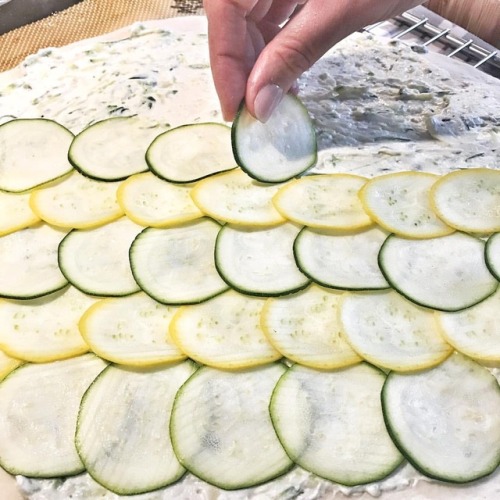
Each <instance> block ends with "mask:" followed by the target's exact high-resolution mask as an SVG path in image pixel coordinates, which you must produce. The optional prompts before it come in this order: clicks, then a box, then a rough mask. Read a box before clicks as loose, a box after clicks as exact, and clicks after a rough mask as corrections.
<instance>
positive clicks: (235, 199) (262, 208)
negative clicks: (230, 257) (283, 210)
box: [191, 169, 286, 226]
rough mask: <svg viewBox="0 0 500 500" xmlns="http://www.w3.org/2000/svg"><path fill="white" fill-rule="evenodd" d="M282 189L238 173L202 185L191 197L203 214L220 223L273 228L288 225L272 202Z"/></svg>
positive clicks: (216, 177)
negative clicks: (283, 224) (284, 223)
mask: <svg viewBox="0 0 500 500" xmlns="http://www.w3.org/2000/svg"><path fill="white" fill-rule="evenodd" d="M280 186H281V185H270V184H264V183H261V182H258V181H255V180H254V179H252V178H251V177H249V176H248V175H247V174H246V173H245V172H243V171H242V170H240V169H237V170H232V171H230V172H224V173H222V174H219V175H214V176H213V177H209V178H208V179H204V180H202V181H200V182H198V183H197V184H196V186H195V187H194V188H193V190H192V191H191V196H192V198H193V200H194V202H195V203H196V205H197V206H198V207H199V208H200V210H203V212H205V213H206V214H207V215H209V216H210V217H213V218H215V219H217V220H221V221H224V222H230V223H232V224H237V225H246V226H273V225H277V224H281V223H283V222H285V221H286V219H285V218H284V217H283V216H282V215H281V214H280V213H279V212H278V211H277V210H276V208H275V207H274V205H273V202H272V197H273V196H274V195H275V194H276V193H277V191H278V189H279V188H280Z"/></svg>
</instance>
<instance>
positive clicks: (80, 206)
mask: <svg viewBox="0 0 500 500" xmlns="http://www.w3.org/2000/svg"><path fill="white" fill-rule="evenodd" d="M119 185H120V183H119V182H100V181H96V180H93V179H89V178H88V177H85V176H83V175H81V174H79V173H78V172H73V173H71V175H69V176H68V177H65V178H64V179H63V180H61V181H59V182H57V183H56V184H52V185H50V186H48V187H45V188H42V189H39V190H37V191H34V192H33V193H32V194H31V198H30V205H31V208H32V210H33V212H35V213H36V214H37V215H38V216H39V217H40V218H41V219H43V220H44V221H45V222H47V223H49V224H52V225H54V226H59V227H65V228H77V229H87V228H92V227H96V226H100V225H102V224H106V223H107V222H111V221H113V220H115V219H118V218H119V217H121V216H122V215H123V210H122V209H121V208H120V205H118V201H117V199H116V190H117V189H118V186H119Z"/></svg>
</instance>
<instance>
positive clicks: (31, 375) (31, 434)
mask: <svg viewBox="0 0 500 500" xmlns="http://www.w3.org/2000/svg"><path fill="white" fill-rule="evenodd" d="M105 367H106V363H105V362H104V361H103V360H101V359H99V358H98V357H97V356H94V355H93V354H84V355H83V356H78V357H76V358H70V359H65V360H62V361H54V362H51V363H41V364H31V363H27V364H24V365H22V366H20V367H19V368H17V369H16V370H14V371H13V372H12V373H11V374H10V375H9V376H8V377H7V378H6V379H5V380H3V382H2V383H1V384H0V412H1V414H2V418H1V419H0V464H1V465H2V467H3V468H4V469H5V470H6V471H8V472H10V473H11V474H22V475H24V476H29V477H39V478H60V477H62V476H71V475H74V474H78V473H80V472H83V471H84V470H85V466H84V465H83V463H82V462H81V460H80V458H79V456H78V453H77V451H76V448H75V442H74V437H75V431H76V420H77V415H78V408H79V406H80V400H81V398H82V396H83V394H84V392H85V391H86V390H87V388H88V387H89V385H90V384H91V383H92V381H93V380H94V379H95V377H97V375H98V374H99V373H100V372H101V371H102V370H103V369H104V368H105ZM12 443H15V446H13V445H12Z"/></svg>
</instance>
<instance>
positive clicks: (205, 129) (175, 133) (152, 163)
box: [146, 123, 236, 183]
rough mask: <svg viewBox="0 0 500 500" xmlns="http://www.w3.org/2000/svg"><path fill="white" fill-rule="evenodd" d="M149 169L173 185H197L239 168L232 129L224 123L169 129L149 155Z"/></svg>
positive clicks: (198, 124) (160, 136)
mask: <svg viewBox="0 0 500 500" xmlns="http://www.w3.org/2000/svg"><path fill="white" fill-rule="evenodd" d="M146 161H147V163H148V165H149V168H150V170H151V171H152V172H153V173H154V174H155V175H157V176H158V177H160V178H162V179H164V180H166V181H170V182H179V183H185V182H194V181H197V180H200V179H203V178H205V177H208V176H210V175H213V174H215V173H217V172H222V171H224V170H231V169H233V168H236V162H235V161H234V157H233V153H232V150H231V129H230V128H229V127H227V126H226V125H223V124H222V123H193V124H189V125H182V126H180V127H176V128H173V129H171V130H167V131H166V132H164V133H162V134H161V135H159V136H158V137H157V138H156V139H155V140H154V141H153V142H152V143H151V145H150V146H149V148H148V150H147V152H146Z"/></svg>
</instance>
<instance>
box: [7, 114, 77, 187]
mask: <svg viewBox="0 0 500 500" xmlns="http://www.w3.org/2000/svg"><path fill="white" fill-rule="evenodd" d="M72 140H73V134H72V133H71V132H70V131H69V130H68V129H66V128H64V127H63V126H62V125H59V124H58V123H56V122H54V121H52V120H47V119H45V118H22V119H21V118H19V119H16V120H11V121H9V122H7V123H4V124H2V125H0V151H1V152H2V154H1V155H0V190H2V191H10V192H13V193H19V192H22V191H28V190H30V189H33V188H34V187H36V186H40V185H42V184H46V183H47V182H50V181H53V180H54V179H57V178H58V177H61V176H63V175H65V174H67V173H68V172H70V171H71V170H72V167H71V164H70V163H69V161H68V149H69V147H70V144H71V141H72Z"/></svg>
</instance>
